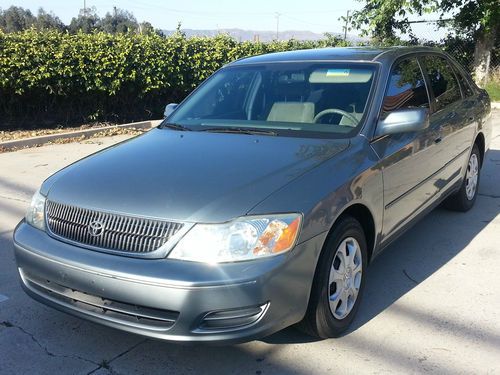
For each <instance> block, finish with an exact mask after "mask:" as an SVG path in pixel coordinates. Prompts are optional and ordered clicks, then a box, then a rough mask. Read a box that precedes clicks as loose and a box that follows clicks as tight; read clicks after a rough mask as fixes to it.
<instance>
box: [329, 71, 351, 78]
mask: <svg viewBox="0 0 500 375" xmlns="http://www.w3.org/2000/svg"><path fill="white" fill-rule="evenodd" d="M350 73H351V69H328V70H327V71H326V76H327V77H348V76H349V74H350Z"/></svg>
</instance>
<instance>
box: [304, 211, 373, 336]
mask: <svg viewBox="0 0 500 375" xmlns="http://www.w3.org/2000/svg"><path fill="white" fill-rule="evenodd" d="M366 267H367V245H366V239H365V234H364V232H363V228H362V227H361V225H360V224H359V222H358V221H357V220H356V219H354V218H352V217H345V218H343V219H341V221H340V222H339V223H337V224H336V225H335V229H334V230H333V232H332V233H331V234H330V236H329V237H328V239H327V241H326V243H325V247H324V249H323V252H322V254H321V256H320V259H319V262H318V265H317V269H316V274H315V277H314V282H313V287H312V290H311V297H310V299H309V305H308V309H307V313H306V316H305V318H304V320H303V321H302V322H301V323H299V329H301V330H302V331H304V332H305V333H307V334H309V335H311V336H315V337H319V338H329V337H339V336H340V335H341V334H342V333H343V332H344V331H345V330H346V329H347V328H348V327H349V324H350V323H351V322H352V320H353V319H354V316H355V314H356V311H357V310H358V307H359V303H360V300H361V296H362V294H363V289H364V285H365V273H366Z"/></svg>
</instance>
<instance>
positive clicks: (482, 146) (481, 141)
mask: <svg viewBox="0 0 500 375" xmlns="http://www.w3.org/2000/svg"><path fill="white" fill-rule="evenodd" d="M474 144H475V145H477V147H478V148H479V156H480V159H481V160H480V166H481V167H482V166H483V162H484V154H485V153H486V141H485V138H484V134H483V133H482V132H479V133H477V135H476V139H475V140H474Z"/></svg>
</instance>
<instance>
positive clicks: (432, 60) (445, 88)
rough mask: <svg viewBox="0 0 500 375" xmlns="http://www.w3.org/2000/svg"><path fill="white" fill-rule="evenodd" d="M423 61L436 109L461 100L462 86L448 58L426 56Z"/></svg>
mask: <svg viewBox="0 0 500 375" xmlns="http://www.w3.org/2000/svg"><path fill="white" fill-rule="evenodd" d="M423 61H424V65H425V69H426V71H427V74H428V76H429V81H430V85H431V89H432V91H433V93H434V98H435V99H436V111H439V110H441V109H443V108H445V107H446V106H448V105H450V104H452V103H454V102H456V101H458V100H460V99H461V98H462V94H461V93H460V86H459V85H458V81H457V78H456V77H455V74H454V72H453V68H452V67H451V66H450V63H449V62H448V60H446V59H445V58H443V57H441V56H425V57H424V58H423Z"/></svg>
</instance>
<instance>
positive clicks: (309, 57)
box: [229, 46, 441, 66]
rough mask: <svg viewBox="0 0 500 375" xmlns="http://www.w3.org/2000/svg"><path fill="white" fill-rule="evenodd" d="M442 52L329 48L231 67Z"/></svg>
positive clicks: (269, 56)
mask: <svg viewBox="0 0 500 375" xmlns="http://www.w3.org/2000/svg"><path fill="white" fill-rule="evenodd" d="M416 52H441V51H440V50H439V49H437V48H432V47H402V46H397V47H385V48H379V47H328V48H318V49H305V50H296V51H287V52H275V53H267V54H263V55H257V56H252V57H246V58H242V59H240V60H236V61H235V62H233V63H231V64H229V65H230V66H236V65H246V64H265V63H274V62H293V61H380V62H387V61H388V62H390V61H392V60H395V59H397V58H398V57H399V56H403V55H406V54H409V53H416Z"/></svg>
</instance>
